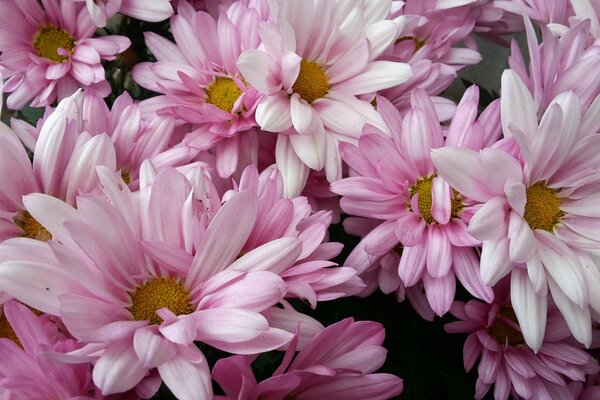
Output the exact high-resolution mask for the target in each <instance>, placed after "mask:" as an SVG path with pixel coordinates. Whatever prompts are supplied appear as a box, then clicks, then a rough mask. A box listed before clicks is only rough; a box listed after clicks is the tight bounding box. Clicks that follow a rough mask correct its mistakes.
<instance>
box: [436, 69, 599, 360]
mask: <svg viewBox="0 0 600 400" xmlns="http://www.w3.org/2000/svg"><path fill="white" fill-rule="evenodd" d="M501 102H502V104H501V107H502V124H503V127H505V136H508V135H511V134H512V135H514V136H512V137H510V139H511V140H514V144H515V147H516V152H517V153H518V157H519V158H520V159H521V162H520V161H519V160H518V159H516V158H515V157H513V156H511V155H510V154H508V153H506V152H505V151H503V150H500V149H494V148H490V149H484V150H482V151H481V152H479V153H477V152H475V151H473V150H470V149H465V148H458V147H446V148H443V149H435V150H433V151H432V153H433V155H432V158H433V161H434V163H435V165H436V167H437V168H438V172H439V174H440V175H441V176H442V177H443V178H444V179H445V180H446V181H447V182H448V183H449V184H450V185H451V186H452V187H454V188H456V190H458V191H459V192H460V193H463V194H464V195H465V196H468V197H470V198H472V199H474V200H476V201H478V202H481V203H483V207H481V209H479V211H477V213H476V214H475V215H474V216H473V218H472V219H471V221H470V223H469V229H468V231H469V233H470V234H472V235H473V236H474V237H476V238H478V239H480V240H482V242H483V247H482V252H481V269H480V272H481V278H482V279H483V282H484V283H486V284H488V285H495V284H496V283H497V282H498V281H499V279H501V278H502V277H504V276H505V275H507V274H509V273H510V274H511V277H512V285H511V299H512V300H511V302H512V306H513V308H514V310H515V313H516V316H517V318H518V320H519V325H520V326H521V329H522V331H523V336H524V337H525V340H526V342H527V344H528V345H529V346H531V348H532V349H534V350H535V351H537V350H538V349H539V348H540V346H541V345H542V341H543V337H544V331H545V327H546V309H547V292H548V288H549V289H550V294H551V296H552V298H553V299H554V302H555V303H556V306H557V307H558V309H559V310H560V312H561V313H562V314H563V316H564V318H565V320H566V322H567V324H568V326H569V328H570V329H571V332H572V333H573V336H574V337H575V338H576V339H577V340H579V341H580V342H581V343H584V344H585V345H587V346H589V345H590V343H591V340H592V330H591V318H590V308H591V309H593V310H596V311H599V310H600V296H599V294H600V293H599V292H598V290H597V289H596V288H597V287H598V286H597V285H598V284H599V283H600V271H599V270H598V266H599V264H598V261H597V260H595V259H594V258H592V257H594V255H593V254H591V253H590V254H588V253H587V251H588V249H589V251H597V250H598V249H599V248H600V241H599V240H600V231H599V230H598V218H599V217H600V215H598V212H597V210H598V207H596V202H597V198H598V197H599V196H600V192H599V188H600V181H599V179H600V175H599V173H598V165H600V159H599V157H600V136H599V135H597V134H595V132H597V131H598V124H599V123H600V122H599V121H600V118H599V117H598V115H599V111H598V110H600V108H598V106H597V105H595V104H598V100H597V101H595V102H594V105H592V106H591V107H590V109H589V110H588V112H587V113H586V114H585V115H583V113H582V110H581V104H580V102H579V100H578V98H577V96H575V95H574V94H573V93H572V92H567V93H563V94H561V95H559V96H558V97H556V98H555V99H554V100H553V101H552V103H551V104H550V105H549V107H548V109H547V111H546V112H545V113H544V115H543V116H542V119H541V121H540V122H538V118H537V113H536V107H535V103H534V101H533V98H532V97H531V94H530V93H529V90H528V89H527V88H526V87H525V85H524V84H523V82H522V81H521V80H520V79H519V77H518V76H517V75H516V74H515V73H514V72H513V71H511V70H507V71H505V72H504V74H503V75H502V98H501Z"/></svg>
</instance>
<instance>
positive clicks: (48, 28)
mask: <svg viewBox="0 0 600 400" xmlns="http://www.w3.org/2000/svg"><path fill="white" fill-rule="evenodd" d="M84 7H85V6H84V5H83V4H81V3H73V2H72V1H71V0H50V1H47V2H44V3H43V5H42V4H40V3H39V2H37V1H33V0H25V1H19V2H14V1H7V0H3V1H1V2H0V8H1V10H2V11H1V12H0V15H1V17H0V18H1V20H0V25H2V29H0V39H1V41H2V44H1V45H0V52H1V53H2V55H1V56H0V68H1V69H2V74H3V75H4V78H6V79H7V81H6V82H5V83H4V91H5V92H12V93H11V94H10V95H9V96H8V98H7V100H6V104H7V106H8V107H9V108H12V109H20V108H22V107H23V106H24V105H25V104H27V103H28V102H29V101H31V105H32V106H33V107H40V106H45V105H49V104H51V103H52V102H54V100H56V99H58V100H60V99H63V98H65V97H67V96H69V95H71V94H73V93H74V92H75V91H76V90H77V89H78V88H79V87H90V88H93V89H94V90H95V91H96V92H97V93H98V94H99V95H100V96H102V97H104V96H107V95H108V94H109V93H110V92H111V89H110V85H109V84H108V82H107V81H106V77H105V72H104V68H103V67H102V64H101V61H102V60H114V59H115V56H116V55H117V54H118V53H121V52H122V51H124V50H125V49H127V48H128V47H129V45H130V41H129V39H128V38H126V37H124V36H117V35H108V36H103V37H98V38H93V37H92V36H93V34H94V30H95V26H94V24H92V23H91V21H90V18H89V15H88V14H87V11H86V10H85V9H84ZM32 99H33V100H32Z"/></svg>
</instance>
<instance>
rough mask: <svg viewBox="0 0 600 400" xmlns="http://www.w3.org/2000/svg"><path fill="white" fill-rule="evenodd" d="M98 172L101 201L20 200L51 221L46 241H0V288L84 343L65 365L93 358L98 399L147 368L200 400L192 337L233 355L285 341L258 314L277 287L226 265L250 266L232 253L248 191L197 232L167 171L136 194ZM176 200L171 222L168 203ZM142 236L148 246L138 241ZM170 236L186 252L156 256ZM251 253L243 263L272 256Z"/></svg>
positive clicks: (266, 276)
mask: <svg viewBox="0 0 600 400" xmlns="http://www.w3.org/2000/svg"><path fill="white" fill-rule="evenodd" d="M99 174H100V175H101V177H102V180H103V189H104V191H105V192H106V194H107V196H108V197H109V199H110V200H111V201H110V202H107V201H106V199H104V198H94V197H92V196H86V197H82V196H80V197H78V199H77V209H74V208H73V207H71V206H69V205H68V204H66V203H62V202H58V201H56V200H55V199H52V198H50V197H48V196H45V195H39V194H37V195H29V196H26V198H25V202H26V203H27V204H28V205H29V207H28V210H29V211H30V212H31V213H33V214H36V211H37V213H41V212H43V213H45V214H46V215H49V216H52V218H51V219H52V220H51V221H48V224H47V225H46V228H47V229H48V230H49V231H50V232H51V233H52V235H53V236H54V237H55V238H56V242H52V243H51V244H50V242H49V243H40V242H37V241H25V240H24V239H13V240H9V241H5V242H3V244H2V248H1V252H3V253H4V254H10V255H11V258H12V260H10V261H4V262H2V263H1V267H0V275H1V277H0V288H1V289H2V290H6V292H7V293H8V294H10V295H12V296H14V297H15V298H17V299H20V300H21V301H23V302H24V303H26V304H28V305H29V306H31V307H34V308H36V309H38V310H40V311H43V312H47V313H49V314H51V315H56V316H59V317H60V318H61V319H62V321H63V323H64V325H65V326H66V328H67V329H68V331H69V333H70V334H71V335H73V336H74V337H75V338H76V339H78V340H79V341H80V342H81V343H83V344H85V346H84V347H83V348H82V349H80V350H78V351H76V352H72V353H70V354H71V357H73V359H72V362H78V361H79V362H81V361H84V362H87V361H93V362H94V368H93V381H94V383H95V385H96V386H97V387H99V388H100V389H101V391H102V394H104V395H109V394H113V393H122V392H125V391H128V390H130V389H133V388H136V389H138V385H141V388H143V387H144V386H145V385H144V380H146V379H153V372H154V371H156V370H157V371H158V374H159V375H160V378H161V379H162V380H163V381H164V383H165V384H166V385H167V386H168V387H169V389H170V390H171V391H172V392H173V394H174V395H175V396H177V398H180V399H210V398H211V396H212V388H211V384H210V372H209V367H208V364H207V361H206V359H205V358H204V355H203V354H202V352H201V351H200V350H199V349H198V348H197V347H196V345H195V344H194V343H193V342H194V341H201V342H204V343H206V344H208V345H210V346H213V347H216V348H218V349H221V350H224V351H228V352H230V353H234V354H254V353H260V352H263V351H268V350H272V349H275V348H278V347H280V346H282V345H283V344H285V343H287V342H289V340H290V339H291V338H292V334H291V333H288V332H286V331H284V330H281V329H276V328H272V327H270V325H269V323H268V321H267V319H266V318H265V317H264V316H263V315H261V314H260V312H262V311H264V310H267V309H268V308H269V307H272V306H273V305H275V304H276V303H277V302H278V301H280V300H281V299H282V298H283V296H284V295H285V291H286V288H285V284H284V282H283V281H282V279H281V278H280V277H279V276H277V275H276V274H274V273H272V272H266V271H257V272H252V271H251V272H244V271H240V270H235V269H234V268H231V267H230V266H231V264H233V263H234V261H236V258H237V262H238V263H245V264H246V265H248V269H249V270H252V269H253V268H251V266H252V263H250V262H247V259H248V257H250V253H249V254H246V255H241V256H240V251H241V249H242V247H243V245H244V243H245V239H246V237H247V235H248V234H249V232H250V229H251V227H252V225H253V222H254V219H255V218H256V214H257V199H256V196H255V195H254V194H253V193H251V192H249V191H243V192H239V193H237V194H236V195H234V196H232V197H231V198H230V199H229V200H228V201H227V202H226V203H225V204H224V205H223V206H222V207H221V208H220V209H219V211H218V212H217V213H216V214H215V215H214V216H213V217H212V219H211V220H210V223H208V224H207V225H204V224H203V223H202V221H199V220H202V219H204V220H206V217H207V216H206V215H195V214H194V210H195V209H197V206H196V205H194V201H193V199H194V196H193V194H194V190H193V188H192V185H191V184H190V183H189V182H188V181H187V179H186V178H185V177H184V176H183V175H181V174H179V173H177V172H176V171H174V170H171V169H167V170H164V171H162V172H161V173H159V174H158V175H157V176H156V177H155V178H154V181H153V182H152V183H151V184H148V185H144V186H142V189H144V190H145V192H140V193H139V195H138V194H133V193H131V192H130V191H129V190H128V188H127V186H126V185H125V183H124V182H123V180H122V179H120V177H119V176H118V175H117V174H116V173H114V172H112V171H110V170H108V169H106V168H99ZM186 199H187V204H188V207H185V208H184V211H185V214H182V213H181V211H180V210H181V209H178V208H177V207H174V205H177V204H180V202H186ZM138 201H139V203H138ZM34 209H35V211H34ZM173 210H175V211H174V212H173ZM178 212H179V214H178V216H177V217H175V214H177V213H178ZM173 218H179V219H178V220H175V221H173ZM48 219H50V218H48ZM174 226H178V227H179V229H180V230H179V232H177V231H173V230H172V228H173V227H174ZM185 232H187V234H186V236H185V237H181V236H180V235H182V234H183V233H185ZM149 237H154V238H155V240H154V241H151V242H149V244H148V245H146V241H143V239H146V238H149ZM223 238H227V240H223ZM179 240H181V241H184V242H186V243H187V244H188V245H189V246H194V247H195V256H191V255H187V254H181V253H172V252H168V251H166V249H168V248H169V247H168V244H169V243H172V242H173V241H179ZM161 244H162V245H163V246H162V247H161ZM28 247H30V250H29V251H27V248H28ZM156 249H159V250H160V251H158V252H157V251H153V250H156ZM262 255H263V257H261V258H260V259H255V263H257V264H260V263H264V262H268V261H269V260H272V259H273V258H277V257H278V256H279V254H275V253H268V252H263V254H262ZM157 389H158V387H155V390H157Z"/></svg>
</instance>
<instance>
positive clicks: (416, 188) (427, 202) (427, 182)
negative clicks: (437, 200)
mask: <svg viewBox="0 0 600 400" xmlns="http://www.w3.org/2000/svg"><path fill="white" fill-rule="evenodd" d="M432 186H433V176H428V177H427V178H423V179H420V180H418V181H417V182H415V184H414V185H412V186H411V188H410V195H411V196H410V197H411V198H412V197H413V196H415V195H417V196H419V197H418V204H419V212H420V213H421V217H422V218H423V219H424V220H425V222H427V223H428V224H431V223H432V222H434V219H433V216H432V215H431V205H432V201H433V199H432V195H431V188H432Z"/></svg>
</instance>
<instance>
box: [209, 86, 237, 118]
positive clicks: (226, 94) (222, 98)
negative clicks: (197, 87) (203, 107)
mask: <svg viewBox="0 0 600 400" xmlns="http://www.w3.org/2000/svg"><path fill="white" fill-rule="evenodd" d="M241 95H242V91H241V89H240V88H239V87H238V85H237V84H236V83H235V82H234V81H233V79H231V78H223V77H219V78H216V79H215V80H214V81H213V82H212V83H211V84H210V85H208V87H207V88H206V99H205V101H206V102H207V103H210V104H212V105H213V106H216V107H219V108H220V109H221V110H223V111H225V112H228V113H230V112H232V111H233V106H234V105H235V102H236V101H237V99H239V98H240V96H241Z"/></svg>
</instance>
